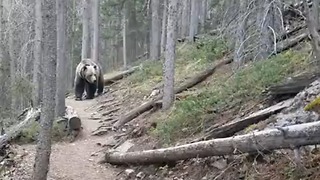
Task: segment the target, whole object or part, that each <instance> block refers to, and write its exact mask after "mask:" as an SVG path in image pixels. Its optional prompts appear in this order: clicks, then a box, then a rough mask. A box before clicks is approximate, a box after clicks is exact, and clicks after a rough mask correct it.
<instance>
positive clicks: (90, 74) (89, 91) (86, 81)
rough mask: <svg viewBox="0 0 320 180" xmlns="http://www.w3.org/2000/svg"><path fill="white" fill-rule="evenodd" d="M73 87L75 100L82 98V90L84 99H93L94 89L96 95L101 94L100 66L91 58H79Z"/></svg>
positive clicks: (102, 81) (102, 83) (101, 77)
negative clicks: (84, 94) (84, 95)
mask: <svg viewBox="0 0 320 180" xmlns="http://www.w3.org/2000/svg"><path fill="white" fill-rule="evenodd" d="M74 87H75V96H76V100H77V101H80V100H82V95H83V93H84V90H85V91H86V99H93V98H94V94H95V92H96V91H97V94H98V96H99V95H101V94H102V93H103V88H104V79H103V74H102V70H101V66H100V65H99V64H98V63H97V62H94V61H92V60H91V59H83V60H81V62H80V63H79V64H78V65H77V68H76V73H75V79H74Z"/></svg>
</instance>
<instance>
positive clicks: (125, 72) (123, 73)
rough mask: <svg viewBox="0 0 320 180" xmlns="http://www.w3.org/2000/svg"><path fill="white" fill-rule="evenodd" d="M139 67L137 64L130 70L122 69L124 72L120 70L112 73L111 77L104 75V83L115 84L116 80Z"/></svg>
mask: <svg viewBox="0 0 320 180" xmlns="http://www.w3.org/2000/svg"><path fill="white" fill-rule="evenodd" d="M138 68H139V67H138V66H135V67H132V68H130V69H128V70H125V71H122V72H119V73H117V74H115V75H112V76H110V77H104V85H105V86H106V85H110V84H113V83H114V82H115V81H118V80H120V79H123V78H124V77H125V76H128V75H130V74H132V73H133V72H134V71H136V70H137V69H138Z"/></svg>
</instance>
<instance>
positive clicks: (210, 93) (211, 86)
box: [153, 51, 309, 144]
mask: <svg viewBox="0 0 320 180" xmlns="http://www.w3.org/2000/svg"><path fill="white" fill-rule="evenodd" d="M308 65H309V60H308V58H307V54H304V53H301V52H293V51H287V52H285V53H282V54H279V55H277V56H274V57H272V58H271V59H268V60H264V61H258V62H253V63H251V64H249V65H247V66H246V67H244V68H243V69H240V70H238V71H237V72H236V73H235V74H234V75H232V76H231V77H228V76H225V77H221V78H215V82H209V83H208V85H207V86H205V87H204V89H202V90H201V91H200V93H197V94H195V95H191V96H188V97H187V98H185V99H183V100H181V101H177V102H176V103H175V104H174V107H173V108H172V111H171V112H170V113H169V114H163V115H162V116H160V117H159V118H158V122H159V123H158V126H157V127H156V129H154V130H153V134H154V135H156V136H157V137H159V138H160V139H161V140H162V141H163V142H164V143H167V144H170V143H173V142H175V141H176V140H178V139H180V138H186V137H191V136H192V135H193V134H195V133H199V132H201V131H202V130H203V129H204V121H205V120H206V118H205V116H206V115H207V114H208V113H212V112H215V113H217V112H223V111H224V110H227V109H228V108H230V107H235V106H237V107H240V106H245V105H246V102H248V101H254V100H259V99H262V98H263V96H262V92H263V90H264V89H265V88H267V87H268V86H270V85H272V84H275V83H278V82H280V81H281V80H283V79H284V78H285V77H287V76H289V75H292V74H294V73H297V72H300V71H304V70H305V69H306V68H307V67H308ZM229 73H230V72H229ZM217 110H218V111H217ZM213 116H214V114H213ZM211 119H212V117H211ZM213 119H214V118H213Z"/></svg>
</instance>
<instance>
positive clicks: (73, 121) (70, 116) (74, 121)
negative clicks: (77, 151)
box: [65, 106, 81, 131]
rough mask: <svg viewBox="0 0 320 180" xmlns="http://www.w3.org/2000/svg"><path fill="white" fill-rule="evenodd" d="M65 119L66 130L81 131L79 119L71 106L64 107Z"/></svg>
mask: <svg viewBox="0 0 320 180" xmlns="http://www.w3.org/2000/svg"><path fill="white" fill-rule="evenodd" d="M65 118H66V119H67V121H68V129H69V130H70V131H71V130H80V129H81V119H80V117H79V116H78V114H77V112H76V111H75V110H74V109H73V108H72V107H71V106H66V112H65Z"/></svg>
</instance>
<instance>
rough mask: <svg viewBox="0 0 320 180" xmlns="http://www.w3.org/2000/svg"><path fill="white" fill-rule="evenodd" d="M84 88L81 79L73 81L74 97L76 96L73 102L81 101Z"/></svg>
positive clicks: (83, 82)
mask: <svg viewBox="0 0 320 180" xmlns="http://www.w3.org/2000/svg"><path fill="white" fill-rule="evenodd" d="M84 86H85V81H84V80H83V79H80V78H76V80H75V96H76V99H75V100H76V101H81V100H82V95H83V92H84Z"/></svg>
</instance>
